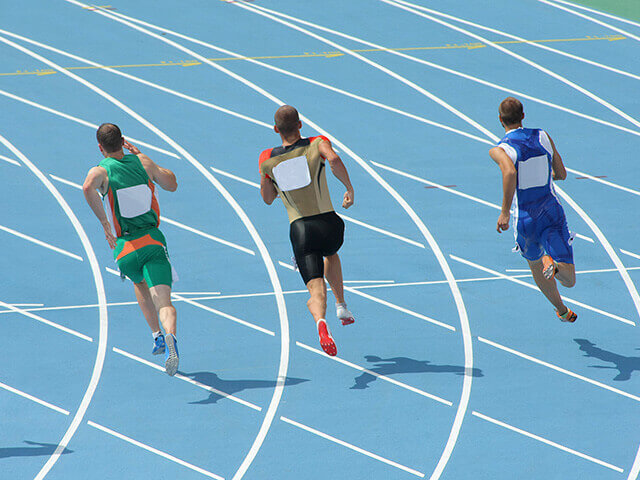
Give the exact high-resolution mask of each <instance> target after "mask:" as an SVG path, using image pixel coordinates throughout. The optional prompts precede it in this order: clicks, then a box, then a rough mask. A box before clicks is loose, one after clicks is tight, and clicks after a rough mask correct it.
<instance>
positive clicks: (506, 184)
mask: <svg viewBox="0 0 640 480" xmlns="http://www.w3.org/2000/svg"><path fill="white" fill-rule="evenodd" d="M489 156H490V157H491V159H492V160H493V161H494V162H496V163H497V164H498V166H499V167H500V170H501V171H502V211H501V212H500V216H499V217H498V225H497V227H496V230H497V231H498V233H502V232H503V231H505V230H509V217H510V216H511V213H510V212H511V203H512V202H513V195H514V193H515V192H516V184H517V178H516V167H515V165H514V164H513V161H512V160H511V158H509V155H507V153H506V152H505V151H504V150H503V149H502V148H500V147H493V148H492V149H491V150H489Z"/></svg>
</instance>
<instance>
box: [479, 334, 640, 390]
mask: <svg viewBox="0 0 640 480" xmlns="http://www.w3.org/2000/svg"><path fill="white" fill-rule="evenodd" d="M478 340H479V341H480V342H482V343H486V344H487V345H491V346H492V347H495V348H497V349H499V350H502V351H504V352H508V353H511V354H512V355H516V356H518V357H520V358H524V359H525V360H529V361H530V362H533V363H537V364H538V365H542V366H543V367H547V368H550V369H551V370H555V371H556V372H560V373H563V374H565V375H568V376H570V377H573V378H577V379H578V380H582V381H583V382H587V383H590V384H591V385H595V386H596V387H599V388H603V389H605V390H609V391H610V392H613V393H616V394H618V395H622V396H623V397H627V398H630V399H631V400H635V401H636V402H640V397H638V396H636V395H632V394H631V393H627V392H625V391H623V390H620V389H618V388H614V387H610V386H609V385H607V384H605V383H602V382H598V381H596V380H592V379H590V378H588V377H585V376H584V375H580V374H578V373H574V372H572V371H570V370H567V369H565V368H561V367H558V366H556V365H553V364H552V363H549V362H545V361H543V360H540V359H537V358H535V357H532V356H531V355H527V354H526V353H522V352H519V351H518V350H515V349H513V348H509V347H506V346H504V345H501V344H499V343H497V342H493V341H491V340H487V339H486V338H483V337H478Z"/></svg>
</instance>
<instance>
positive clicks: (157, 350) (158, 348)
mask: <svg viewBox="0 0 640 480" xmlns="http://www.w3.org/2000/svg"><path fill="white" fill-rule="evenodd" d="M154 341H155V345H154V346H153V350H151V353H152V354H153V355H162V354H163V353H164V348H165V347H166V344H165V343H164V335H162V334H160V335H158V336H157V337H156V339H155V340H154Z"/></svg>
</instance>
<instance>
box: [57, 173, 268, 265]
mask: <svg viewBox="0 0 640 480" xmlns="http://www.w3.org/2000/svg"><path fill="white" fill-rule="evenodd" d="M49 176H50V177H51V178H53V179H54V180H57V181H58V182H60V183H64V184H65V185H69V186H71V187H73V188H77V189H79V190H82V185H80V184H78V183H75V182H72V181H70V180H65V179H64V178H61V177H58V176H56V175H52V174H50V175H49ZM160 221H161V222H165V223H168V224H169V225H173V226H174V227H178V228H181V229H183V230H186V231H188V232H191V233H195V234H196V235H199V236H201V237H204V238H207V239H209V240H213V241H214V242H217V243H221V244H222V245H226V246H227V247H231V248H235V249H236V250H240V251H241V252H244V253H248V254H249V255H255V254H256V252H254V251H253V250H251V249H249V248H245V247H243V246H242V245H238V244H237V243H233V242H230V241H228V240H224V239H222V238H220V237H216V236H215V235H211V234H209V233H205V232H203V231H202V230H198V229H197V228H193V227H190V226H189V225H185V224H184V223H181V222H179V221H177V220H173V219H171V218H167V217H165V216H163V215H161V216H160Z"/></svg>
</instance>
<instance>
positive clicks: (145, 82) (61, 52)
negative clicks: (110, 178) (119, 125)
mask: <svg viewBox="0 0 640 480" xmlns="http://www.w3.org/2000/svg"><path fill="white" fill-rule="evenodd" d="M0 32H1V33H3V34H5V35H7V36H10V37H13V38H17V39H19V40H21V41H24V42H27V43H30V44H31V45H36V46H37V47H40V48H43V49H45V50H49V51H51V52H55V53H57V54H59V55H62V56H65V57H67V58H71V59H73V60H76V61H78V62H80V63H84V64H85V65H91V66H93V67H98V68H100V69H102V70H104V71H106V72H109V73H113V74H114V75H118V76H121V77H124V78H127V79H129V80H132V81H134V82H137V83H141V84H143V85H146V86H148V87H151V88H155V89H156V90H160V91H162V92H165V93H168V94H170V95H174V96H176V97H179V98H182V99H183V100H188V101H190V102H194V103H197V104H199V105H202V106H205V107H207V108H211V109H213V110H218V111H219V112H223V113H226V114H228V115H231V116H233V117H236V118H241V119H243V120H246V121H248V122H251V123H254V124H256V125H260V126H261V127H266V128H269V129H271V128H273V125H271V124H268V123H265V122H262V121H260V120H257V119H255V118H252V117H249V116H247V115H243V114H241V113H238V112H234V111H232V110H229V109H227V108H224V107H221V106H219V105H215V104H213V103H210V102H206V101H204V100H200V99H198V98H195V97H192V96H190V95H187V94H185V93H182V92H178V91H176V90H172V89H170V88H167V87H163V86H162V85H158V84H157V83H153V82H150V81H148V80H144V79H142V78H140V77H136V76H134V75H131V74H128V73H126V72H123V71H120V70H117V69H114V68H109V67H106V66H104V65H101V64H100V63H97V62H93V61H91V60H88V59H86V58H83V57H80V56H78V55H74V54H72V53H69V52H65V51H64V50H60V49H58V48H55V47H52V46H50V45H46V44H44V43H40V42H37V41H35V40H32V39H30V38H26V37H23V36H22V35H18V34H15V33H12V32H7V31H5V30H0ZM131 140H132V141H134V143H136V142H137V143H139V142H138V141H135V140H134V139H131ZM141 145H142V143H141ZM163 153H165V154H166V155H170V156H175V157H176V158H178V157H177V156H176V155H175V154H174V153H172V152H166V151H163Z"/></svg>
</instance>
